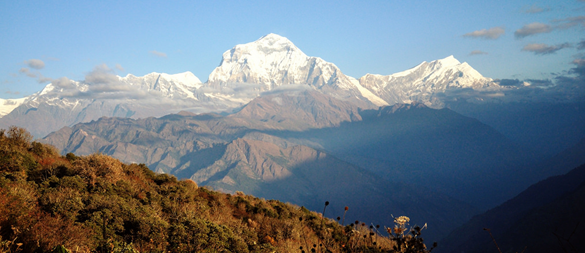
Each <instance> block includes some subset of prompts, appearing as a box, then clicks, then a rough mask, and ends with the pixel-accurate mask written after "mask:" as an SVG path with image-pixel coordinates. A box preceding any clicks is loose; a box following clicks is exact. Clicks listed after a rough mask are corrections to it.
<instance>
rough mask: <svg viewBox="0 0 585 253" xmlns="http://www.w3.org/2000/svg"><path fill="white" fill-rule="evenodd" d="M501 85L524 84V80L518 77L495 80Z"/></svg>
mask: <svg viewBox="0 0 585 253" xmlns="http://www.w3.org/2000/svg"><path fill="white" fill-rule="evenodd" d="M494 82H496V83H497V84H498V85H500V86H523V84H524V82H522V81H520V80H518V79H496V80H494Z"/></svg>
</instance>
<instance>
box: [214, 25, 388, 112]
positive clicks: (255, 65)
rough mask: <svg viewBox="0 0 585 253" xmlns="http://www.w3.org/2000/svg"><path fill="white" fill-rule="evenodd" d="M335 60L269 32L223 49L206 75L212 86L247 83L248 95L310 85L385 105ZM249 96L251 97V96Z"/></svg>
mask: <svg viewBox="0 0 585 253" xmlns="http://www.w3.org/2000/svg"><path fill="white" fill-rule="evenodd" d="M353 80H354V78H352V77H349V76H346V75H344V74H343V73H342V72H341V70H340V69H339V68H338V67H337V66H335V64H333V63H330V62H326V61H325V60H323V59H321V58H319V57H310V56H307V55H306V54H304V53H303V52H302V51H301V50H300V49H299V48H297V47H296V46H295V45H294V44H293V43H292V42H291V41H290V40H288V39H287V38H285V37H282V36H279V35H276V34H272V33H271V34H268V35H266V36H264V37H262V38H260V39H258V40H257V41H254V42H251V43H247V44H243V45H237V46H235V47H234V48H232V49H231V50H228V51H226V52H225V53H223V58H222V61H221V64H220V65H219V66H218V67H217V68H215V70H213V72H212V73H211V74H210V75H209V80H208V85H210V86H211V87H216V88H221V87H233V86H237V87H242V86H243V87H247V88H249V89H251V90H252V91H254V92H251V94H250V95H251V97H250V98H253V97H256V96H258V95H259V94H260V93H261V92H265V91H270V90H274V89H279V88H283V87H284V86H289V87H290V86H291V85H305V86H306V85H308V86H309V87H310V88H311V89H315V90H319V91H321V92H322V93H324V94H327V95H331V96H333V97H335V98H338V99H341V100H344V101H349V102H351V103H354V104H356V105H359V106H361V107H372V106H382V105H387V103H386V102H384V101H382V100H381V99H378V98H376V96H375V95H373V94H371V92H369V91H368V90H367V89H360V85H359V83H357V82H355V81H353ZM250 100H251V99H250Z"/></svg>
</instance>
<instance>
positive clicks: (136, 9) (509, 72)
mask: <svg viewBox="0 0 585 253" xmlns="http://www.w3.org/2000/svg"><path fill="white" fill-rule="evenodd" d="M268 33H276V34H280V35H282V36H285V37H287V38H288V39H290V40H291V41H292V42H293V43H295V45H296V46H297V47H299V48H300V49H301V50H303V52H305V53H306V54H307V55H309V56H318V57H321V58H323V59H324V60H326V61H329V62H333V63H335V64H336V65H337V66H338V67H339V68H340V69H341V70H342V72H344V73H345V74H347V75H350V76H353V77H356V78H359V77H361V76H363V75H364V74H366V73H375V74H384V75H389V74H392V73H395V72H399V71H403V70H406V69H408V68H411V67H413V66H415V65H417V64H419V63H420V62H422V61H432V60H436V59H440V58H444V57H447V56H449V55H454V56H455V57H456V58H457V59H459V60H460V61H461V62H464V61H465V62H468V63H469V64H470V65H471V66H472V67H474V68H475V69H476V70H478V71H479V72H480V73H482V74H483V75H484V76H486V77H491V78H496V79H552V78H554V76H555V74H566V72H567V71H568V70H569V69H571V68H572V67H574V64H572V63H571V62H573V61H575V59H582V58H585V56H584V55H585V43H584V41H585V1H580V0H563V1H499V0H497V1H124V2H121V1H120V2H119V1H2V2H0V98H19V97H23V96H28V95H30V94H32V93H34V92H37V91H39V90H40V89H42V88H43V87H44V86H45V85H46V84H47V83H49V82H50V80H51V79H57V78H60V77H68V78H70V79H73V80H83V79H84V77H85V75H86V74H87V73H88V72H90V71H91V70H92V69H94V68H95V67H96V66H98V65H102V64H106V65H108V66H109V67H110V68H112V69H114V70H115V71H116V73H117V74H118V75H122V76H125V75H126V74H128V73H132V74H134V75H137V76H142V75H145V74H148V73H150V72H164V73H169V74H174V73H179V72H184V71H191V72H193V73H194V74H195V75H196V76H197V77H199V79H201V80H202V81H206V80H207V77H208V75H209V74H210V73H211V71H212V70H213V69H214V68H215V67H217V65H218V64H219V62H220V61H221V55H222V54H223V52H225V51H226V50H229V49H231V48H232V47H233V46H235V45H236V44H243V43H248V42H252V41H254V40H257V39H258V38H260V37H262V36H263V35H266V34H268ZM472 52H475V53H472Z"/></svg>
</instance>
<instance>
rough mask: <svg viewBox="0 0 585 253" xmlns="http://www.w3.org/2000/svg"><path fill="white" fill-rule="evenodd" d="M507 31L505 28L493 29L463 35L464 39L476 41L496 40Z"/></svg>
mask: <svg viewBox="0 0 585 253" xmlns="http://www.w3.org/2000/svg"><path fill="white" fill-rule="evenodd" d="M505 32H506V31H505V29H504V28H503V27H492V28H490V29H482V30H478V31H473V32H470V33H466V34H463V37H470V38H474V39H478V38H480V39H491V40H495V39H497V38H499V37H500V36H502V35H503V34H504V33H505Z"/></svg>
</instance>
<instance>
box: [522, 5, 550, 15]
mask: <svg viewBox="0 0 585 253" xmlns="http://www.w3.org/2000/svg"><path fill="white" fill-rule="evenodd" d="M550 10H551V9H550V8H549V7H546V8H540V7H538V6H536V5H532V6H530V8H528V9H526V10H524V13H528V14H536V13H541V12H545V11H550Z"/></svg>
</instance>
